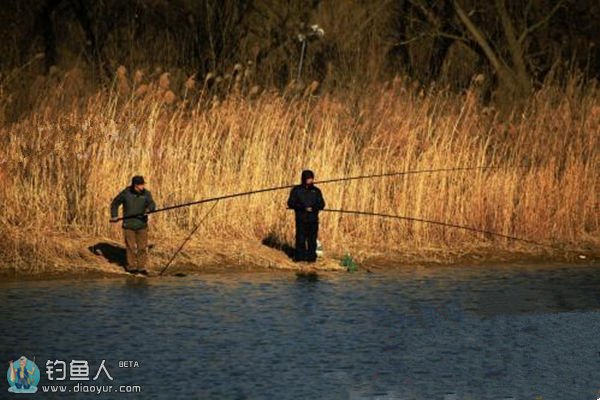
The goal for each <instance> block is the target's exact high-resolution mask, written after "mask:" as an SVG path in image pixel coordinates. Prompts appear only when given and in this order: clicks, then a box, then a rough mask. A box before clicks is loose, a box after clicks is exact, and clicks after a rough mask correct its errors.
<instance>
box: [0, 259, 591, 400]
mask: <svg viewBox="0 0 600 400" xmlns="http://www.w3.org/2000/svg"><path fill="white" fill-rule="evenodd" d="M0 301H1V304H2V308H1V311H0V320H1V321H2V322H1V324H2V327H3V329H2V336H1V339H0V356H1V357H3V359H4V360H5V362H6V364H5V367H6V368H8V360H9V359H14V358H17V357H19V356H20V355H25V356H27V357H28V358H29V359H32V360H33V358H34V357H35V361H36V363H37V365H38V366H39V368H40V369H41V370H42V374H41V375H42V378H41V382H40V384H39V387H40V388H41V386H42V385H49V384H62V385H65V386H66V387H67V388H68V390H70V391H71V393H70V394H69V395H66V396H65V395H61V396H58V395H55V396H52V395H48V394H46V395H40V394H39V391H41V389H39V390H38V394H36V395H34V396H39V397H40V398H59V397H60V398H64V397H67V398H94V397H97V398H103V399H110V398H115V399H118V398H144V399H154V398H156V399H179V398H181V399H212V398H214V399H255V398H256V399H263V398H264V399H427V400H433V399H440V400H452V399H455V400H458V399H531V400H533V399H536V398H539V397H540V396H541V398H543V399H557V400H578V399H581V400H589V399H596V398H597V397H600V395H598V393H599V392H598V390H600V335H599V332H600V269H599V268H598V267H592V266H560V265H558V266H557V265H554V266H551V267H544V266H526V265H513V266H493V267H481V266H478V267H430V268H423V267H421V268H405V269H402V270H401V271H395V272H389V273H372V274H367V273H340V274H331V275H323V276H320V278H319V279H318V280H317V281H311V280H306V279H298V278H296V276H295V275H293V274H287V273H272V274H267V273H254V274H237V273H230V274H214V275H202V276H196V277H185V278H164V279H140V278H123V279H98V280H88V281H66V280H53V281H37V282H31V281H28V282H23V281H22V282H5V283H0ZM48 360H50V361H51V368H54V372H53V373H54V377H55V378H56V377H59V375H58V374H57V370H60V365H61V364H60V362H61V361H64V362H65V363H66V364H67V366H68V364H69V363H70V362H72V361H73V360H75V361H77V362H80V361H87V363H88V366H89V379H90V380H89V381H83V382H81V381H74V380H72V379H71V377H72V376H71V375H67V377H66V379H65V380H64V381H58V380H56V379H55V380H53V381H50V380H49V378H48V375H47V371H46V368H47V367H46V364H47V362H48ZM102 360H105V364H104V365H105V367H106V370H107V372H108V374H109V375H110V376H111V378H112V380H110V379H109V378H108V376H107V375H106V373H102V374H100V376H99V377H98V378H97V379H96V380H94V379H93V378H94V377H95V376H94V375H95V374H96V373H97V371H98V369H99V366H100V364H101V363H102ZM56 361H58V362H59V363H58V364H56ZM125 361H131V363H129V364H130V365H129V364H128V365H126V363H125ZM126 366H129V367H127V368H126ZM69 371H70V370H69V369H68V368H67V371H66V372H69ZM69 373H70V372H69ZM2 381H3V382H4V383H3V384H2V386H0V398H5V397H7V396H13V395H9V394H8V393H7V392H6V389H7V387H8V385H7V384H6V381H5V380H2ZM77 385H79V389H80V390H79V393H78V394H75V393H74V392H75V390H76V389H75V387H76V386H77ZM82 385H88V386H89V385H96V386H100V385H105V386H106V385H112V386H119V387H121V386H125V390H129V389H128V388H129V387H130V386H131V387H139V388H138V389H136V390H141V393H140V394H136V395H133V394H128V395H125V394H122V393H114V392H111V393H103V394H102V395H95V394H94V395H93V394H90V393H87V392H86V393H81V392H82V390H84V389H82V387H83V386H82ZM90 390H91V389H89V387H88V391H90ZM98 390H100V389H98ZM111 390H114V388H113V389H111ZM13 397H14V396H13ZM17 397H19V396H17Z"/></svg>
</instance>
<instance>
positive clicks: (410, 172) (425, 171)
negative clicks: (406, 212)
mask: <svg viewBox="0 0 600 400" xmlns="http://www.w3.org/2000/svg"><path fill="white" fill-rule="evenodd" d="M525 167H526V166H524V165H521V166H517V167H516V168H525ZM501 168H503V167H497V166H477V167H456V168H433V169H421V170H407V171H396V172H385V173H380V174H370V175H358V176H349V177H341V178H332V179H325V180H322V181H315V185H316V184H318V185H324V184H328V183H335V182H347V181H354V180H360V179H371V178H384V177H390V176H403V175H416V174H429V173H436V172H457V171H472V170H488V169H501ZM294 186H296V184H290V185H283V186H274V187H270V188H264V189H256V190H250V191H247V192H238V193H231V194H226V195H221V196H217V197H210V198H207V199H201V200H195V201H190V202H188V203H182V204H175V205H172V206H167V207H163V208H157V209H156V210H153V211H148V212H147V213H145V214H136V215H129V216H126V217H120V218H117V219H116V220H115V221H122V220H124V219H130V218H139V217H141V216H144V215H149V214H155V213H159V212H163V211H170V210H175V209H178V208H183V207H189V206H193V205H198V204H204V203H210V202H213V201H219V200H226V199H232V198H235V197H242V196H249V195H253V194H258V193H266V192H274V191H277V190H285V189H291V188H293V187H294Z"/></svg>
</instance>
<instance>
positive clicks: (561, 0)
mask: <svg viewBox="0 0 600 400" xmlns="http://www.w3.org/2000/svg"><path fill="white" fill-rule="evenodd" d="M563 4H564V0H558V1H557V2H556V5H555V6H554V7H553V8H552V10H550V12H549V13H548V14H547V15H546V16H545V17H544V18H542V19H540V20H539V21H538V22H536V23H535V24H533V25H531V26H529V27H527V28H526V29H525V30H524V31H523V33H521V36H519V40H518V41H519V43H523V42H524V41H525V39H527V36H529V35H530V34H532V33H533V32H534V31H535V30H537V29H539V28H541V27H542V26H544V25H545V24H546V23H548V21H550V19H551V18H552V17H553V16H554V14H556V12H557V11H558V10H559V9H560V7H562V5H563Z"/></svg>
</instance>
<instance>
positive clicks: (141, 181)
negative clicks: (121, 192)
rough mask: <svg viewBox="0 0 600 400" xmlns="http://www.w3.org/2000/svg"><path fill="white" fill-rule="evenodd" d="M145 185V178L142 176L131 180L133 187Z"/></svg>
mask: <svg viewBox="0 0 600 400" xmlns="http://www.w3.org/2000/svg"><path fill="white" fill-rule="evenodd" d="M144 183H145V182H144V177H143V176H141V175H136V176H134V177H133V178H131V186H135V185H143V184H144Z"/></svg>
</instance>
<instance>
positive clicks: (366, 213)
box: [321, 208, 562, 250]
mask: <svg viewBox="0 0 600 400" xmlns="http://www.w3.org/2000/svg"><path fill="white" fill-rule="evenodd" d="M321 211H324V212H330V213H338V214H352V215H364V216H370V217H381V218H390V219H397V220H403V221H412V222H421V223H425V224H431V225H439V226H443V227H446V228H457V229H463V230H466V231H471V232H476V233H483V234H487V235H490V236H497V237H502V238H505V239H510V240H514V241H518V242H524V243H528V244H534V245H537V246H542V247H548V248H552V249H558V248H557V247H555V246H551V245H548V244H544V243H540V242H536V241H535V240H531V239H525V238H521V237H517V236H511V235H505V234H503V233H498V232H493V231H489V230H486V229H479V228H474V227H471V226H466V225H458V224H454V223H449V222H441V221H435V220H431V219H425V218H418V217H409V216H405V215H395V214H383V213H378V212H370V211H355V210H342V209H334V208H325V209H323V210H321ZM561 250H562V249H561Z"/></svg>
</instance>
